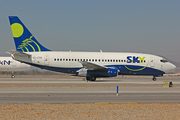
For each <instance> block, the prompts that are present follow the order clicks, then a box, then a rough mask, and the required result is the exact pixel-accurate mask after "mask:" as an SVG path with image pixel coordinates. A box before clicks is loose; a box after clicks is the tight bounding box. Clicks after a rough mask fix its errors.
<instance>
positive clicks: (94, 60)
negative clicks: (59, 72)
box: [54, 58, 146, 63]
mask: <svg viewBox="0 0 180 120" xmlns="http://www.w3.org/2000/svg"><path fill="white" fill-rule="evenodd" d="M54 61H87V62H128V63H130V62H133V63H136V62H137V63H139V62H140V61H139V60H134V61H132V60H114V59H113V60H112V59H102V60H101V59H65V58H64V59H59V58H54ZM142 62H144V63H145V62H146V61H145V60H143V61H141V63H142Z"/></svg>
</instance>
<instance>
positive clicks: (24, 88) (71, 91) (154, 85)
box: [0, 77, 180, 104]
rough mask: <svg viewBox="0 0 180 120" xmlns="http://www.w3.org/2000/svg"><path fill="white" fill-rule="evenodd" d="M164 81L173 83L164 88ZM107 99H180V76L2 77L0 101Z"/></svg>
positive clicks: (120, 100) (145, 100)
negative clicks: (154, 79) (101, 77)
mask: <svg viewBox="0 0 180 120" xmlns="http://www.w3.org/2000/svg"><path fill="white" fill-rule="evenodd" d="M164 81H171V82H172V83H173V85H174V86H173V87H171V88H163V87H162V86H163V82H164ZM117 86H119V91H118V96H117ZM104 102H105V103H107V102H108V103H126V102H134V103H180V77H179V78H178V77H174V78H159V79H158V80H157V81H152V80H151V78H121V77H116V78H106V79H98V80H97V81H95V82H87V81H84V80H82V78H79V77H16V78H13V79H12V78H9V77H0V104H4V103H18V104H26V103H61V104H63V103H104Z"/></svg>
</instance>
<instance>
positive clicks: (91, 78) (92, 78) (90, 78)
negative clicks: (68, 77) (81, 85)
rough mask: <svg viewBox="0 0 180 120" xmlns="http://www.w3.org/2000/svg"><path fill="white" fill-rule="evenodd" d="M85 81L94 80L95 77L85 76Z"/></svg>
mask: <svg viewBox="0 0 180 120" xmlns="http://www.w3.org/2000/svg"><path fill="white" fill-rule="evenodd" d="M86 80H87V81H96V77H86Z"/></svg>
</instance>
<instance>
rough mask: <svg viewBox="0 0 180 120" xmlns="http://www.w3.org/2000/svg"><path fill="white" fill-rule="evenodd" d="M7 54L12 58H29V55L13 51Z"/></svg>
mask: <svg viewBox="0 0 180 120" xmlns="http://www.w3.org/2000/svg"><path fill="white" fill-rule="evenodd" d="M9 52H10V53H11V55H12V56H14V55H16V56H19V57H30V56H31V55H30V54H27V53H23V52H19V51H15V50H9Z"/></svg>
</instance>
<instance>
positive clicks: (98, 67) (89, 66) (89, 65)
mask: <svg viewBox="0 0 180 120" xmlns="http://www.w3.org/2000/svg"><path fill="white" fill-rule="evenodd" d="M80 63H81V64H82V65H83V67H84V68H86V69H88V70H108V68H106V67H104V66H101V65H97V64H94V63H90V62H86V61H80Z"/></svg>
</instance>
